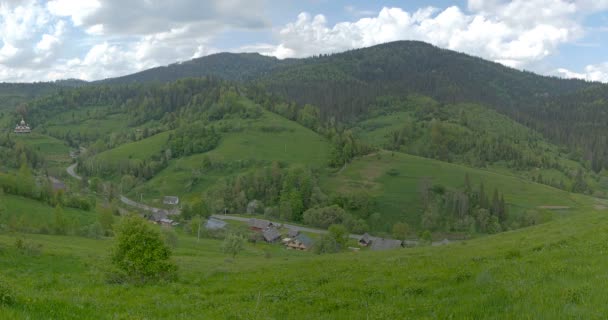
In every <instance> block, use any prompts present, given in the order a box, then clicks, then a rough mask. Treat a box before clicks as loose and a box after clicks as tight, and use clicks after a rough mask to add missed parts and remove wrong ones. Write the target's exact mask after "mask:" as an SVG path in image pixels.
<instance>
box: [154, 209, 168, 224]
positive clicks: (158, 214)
mask: <svg viewBox="0 0 608 320" xmlns="http://www.w3.org/2000/svg"><path fill="white" fill-rule="evenodd" d="M168 215H169V213H168V212H167V211H166V210H156V211H154V212H153V213H152V216H151V217H150V220H153V221H156V222H159V221H161V220H162V219H167V217H168Z"/></svg>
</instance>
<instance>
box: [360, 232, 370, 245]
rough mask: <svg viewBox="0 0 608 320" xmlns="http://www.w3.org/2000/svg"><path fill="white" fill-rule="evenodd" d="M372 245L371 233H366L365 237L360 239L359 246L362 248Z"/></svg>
mask: <svg viewBox="0 0 608 320" xmlns="http://www.w3.org/2000/svg"><path fill="white" fill-rule="evenodd" d="M370 244H372V239H371V237H370V235H369V233H367V232H366V233H364V234H363V236H361V239H359V245H360V246H362V247H367V246H369V245H370Z"/></svg>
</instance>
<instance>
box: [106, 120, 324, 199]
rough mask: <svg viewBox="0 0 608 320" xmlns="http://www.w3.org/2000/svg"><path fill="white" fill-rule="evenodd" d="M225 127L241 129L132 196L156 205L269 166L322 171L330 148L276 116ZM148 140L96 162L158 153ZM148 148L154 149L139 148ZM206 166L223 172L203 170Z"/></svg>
mask: <svg viewBox="0 0 608 320" xmlns="http://www.w3.org/2000/svg"><path fill="white" fill-rule="evenodd" d="M224 124H226V125H228V126H231V127H236V128H240V129H238V130H237V132H228V133H225V134H222V138H221V141H220V144H219V145H218V146H217V148H215V149H214V150H212V151H209V152H207V153H203V154H196V155H191V156H187V157H183V158H179V159H175V160H172V161H171V162H170V163H169V164H168V166H167V168H166V169H164V170H162V171H160V172H159V173H158V174H157V175H156V176H154V177H153V178H152V179H151V180H149V181H147V182H146V183H144V184H143V185H141V186H139V187H137V188H135V189H134V190H132V191H131V194H137V193H144V194H145V195H146V197H148V198H150V197H151V198H157V199H158V198H160V197H162V196H163V195H171V194H177V195H182V196H184V195H193V194H196V193H200V192H201V191H203V190H205V189H206V188H208V187H209V186H211V185H213V184H214V183H215V182H217V181H218V180H219V179H220V178H221V177H224V176H230V175H234V174H238V173H240V172H244V171H247V170H249V169H251V168H252V167H259V166H264V165H269V164H270V163H271V162H273V161H278V162H281V163H285V164H286V165H290V166H312V167H318V168H321V167H324V166H326V165H327V162H328V156H329V150H330V146H329V143H328V142H327V141H326V140H325V139H324V138H323V137H321V136H319V135H318V134H316V133H315V132H313V131H311V130H310V129H307V128H304V127H302V126H301V125H299V124H297V123H295V122H293V121H289V120H287V119H285V118H283V117H280V116H278V115H276V114H273V113H270V112H264V113H263V116H262V117H261V118H259V119H255V120H228V121H225V122H220V123H219V124H218V126H222V125H224ZM155 137H156V136H155ZM152 138H154V137H152ZM152 138H148V139H144V140H141V141H138V142H135V143H132V144H129V145H124V146H121V147H119V148H117V149H113V150H110V151H107V152H104V153H102V154H100V155H99V156H98V157H103V159H105V160H104V161H106V160H110V159H112V158H114V159H123V158H124V155H122V156H118V154H119V152H120V150H130V152H136V151H135V150H139V149H147V150H155V148H156V149H158V146H159V145H161V144H160V143H150V142H149V139H152ZM148 144H151V145H154V146H156V147H151V148H146V147H142V146H143V145H148ZM156 151H159V150H156ZM140 156H141V154H140ZM110 161H111V160H110ZM205 161H207V162H212V163H220V164H222V166H221V168H205Z"/></svg>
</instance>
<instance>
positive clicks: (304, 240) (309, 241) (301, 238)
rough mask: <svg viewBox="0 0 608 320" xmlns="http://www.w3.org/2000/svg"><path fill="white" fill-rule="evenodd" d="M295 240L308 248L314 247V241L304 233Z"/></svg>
mask: <svg viewBox="0 0 608 320" xmlns="http://www.w3.org/2000/svg"><path fill="white" fill-rule="evenodd" d="M295 240H297V241H299V242H300V243H302V244H303V245H305V246H306V247H307V248H310V247H312V245H313V244H314V241H312V239H311V238H310V237H308V236H307V235H305V234H303V233H300V234H299V235H297V236H296V237H295Z"/></svg>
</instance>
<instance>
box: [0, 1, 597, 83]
mask: <svg viewBox="0 0 608 320" xmlns="http://www.w3.org/2000/svg"><path fill="white" fill-rule="evenodd" d="M407 39H412V40H421V41H426V42H429V43H432V44H434V45H437V46H439V47H442V48H448V49H452V50H457V51H460V52H465V53H468V54H471V55H475V56H479V57H482V58H484V59H488V60H492V61H496V62H499V63H502V64H505V65H507V66H511V67H514V68H518V69H526V70H531V71H534V72H537V73H541V74H546V75H554V76H561V77H577V78H583V79H587V80H594V81H603V82H608V55H606V53H608V0H512V1H507V0H463V1H441V0H436V1H417V0H411V1H405V0H401V1H353V0H351V1H346V0H334V1H330V0H285V1H271V0H206V1H200V0H173V1H161V0H129V1H124V0H120V1H119V0H49V1H43V0H0V81H10V82H29V81H46V80H56V79H64V78H79V79H85V80H96V79H102V78H106V77H114V76H119V75H124V74H128V73H132V72H137V71H140V70H143V69H147V68H151V67H155V66H158V65H166V64H170V63H173V62H176V61H183V60H188V59H191V58H194V57H200V56H204V55H208V54H211V53H215V52H220V51H232V52H242V51H248V52H251V51H255V52H260V53H262V54H266V55H272V56H276V57H278V58H289V57H295V58H297V57H306V56H310V55H314V54H320V53H333V52H340V51H344V50H348V49H352V48H359V47H366V46H370V45H375V44H379V43H384V42H389V41H395V40H407Z"/></svg>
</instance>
